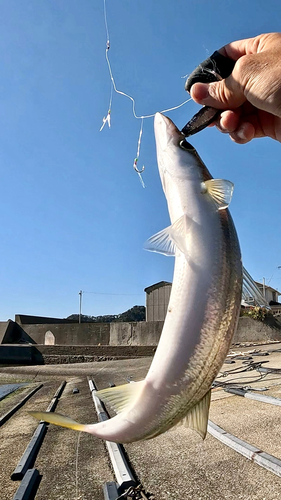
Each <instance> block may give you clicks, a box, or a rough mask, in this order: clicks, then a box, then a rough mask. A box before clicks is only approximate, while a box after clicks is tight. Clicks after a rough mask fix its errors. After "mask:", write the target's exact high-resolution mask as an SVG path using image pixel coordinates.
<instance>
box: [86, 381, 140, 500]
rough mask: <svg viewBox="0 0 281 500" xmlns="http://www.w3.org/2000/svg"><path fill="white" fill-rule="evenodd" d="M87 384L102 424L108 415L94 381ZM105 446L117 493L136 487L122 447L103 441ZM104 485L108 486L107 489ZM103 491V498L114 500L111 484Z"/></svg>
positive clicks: (113, 489)
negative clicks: (115, 481)
mask: <svg viewBox="0 0 281 500" xmlns="http://www.w3.org/2000/svg"><path fill="white" fill-rule="evenodd" d="M88 383H89V387H90V391H91V394H92V398H93V401H94V405H95V408H96V412H97V414H98V419H99V421H100V422H103V421H105V420H108V418H109V415H108V413H107V411H106V409H105V406H104V404H103V403H102V402H101V401H100V400H99V398H98V397H97V396H96V392H97V388H96V386H95V383H94V381H93V380H92V379H90V378H88ZM105 444H106V447H107V450H108V453H109V456H110V460H111V463H112V467H113V470H114V474H115V477H116V480H117V484H118V492H119V494H120V492H123V491H125V490H126V489H127V488H129V487H130V486H136V484H137V483H136V480H135V478H134V475H133V473H132V471H131V469H130V466H129V464H128V462H127V460H126V458H125V455H124V451H123V447H122V445H120V444H118V443H112V442H111V441H105ZM106 485H108V488H107V486H106ZM109 485H110V486H109ZM106 488H107V489H106ZM104 491H106V492H107V493H106V494H107V497H105V498H108V499H110V500H111V499H113V498H114V496H112V495H113V494H114V491H115V488H114V486H113V485H112V483H106V484H105V486H104ZM110 495H111V496H110ZM115 498H117V497H115Z"/></svg>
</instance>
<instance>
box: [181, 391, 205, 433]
mask: <svg viewBox="0 0 281 500" xmlns="http://www.w3.org/2000/svg"><path fill="white" fill-rule="evenodd" d="M210 402H211V389H210V390H209V391H208V392H207V394H206V395H205V396H204V397H203V399H201V401H199V403H197V405H195V406H193V408H192V409H191V410H190V411H189V412H188V414H187V415H186V416H185V417H184V419H183V420H182V423H183V425H185V426H186V427H190V428H191V429H193V430H195V431H196V432H198V434H200V436H201V438H202V439H205V437H206V434H207V427H208V417H209V408H210Z"/></svg>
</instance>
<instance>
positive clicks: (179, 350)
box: [32, 113, 242, 443]
mask: <svg viewBox="0 0 281 500" xmlns="http://www.w3.org/2000/svg"><path fill="white" fill-rule="evenodd" d="M155 137H156V146H157V159H158V167H159V173H160V178H161V181H162V185H163V189H164V193H165V195H166V199H167V203H168V209H169V214H170V219H171V226H169V228H167V229H165V230H163V231H160V232H159V233H157V234H156V235H155V236H153V237H152V238H150V239H149V240H148V242H147V245H146V246H147V249H148V250H152V251H156V252H160V253H164V254H166V255H174V256H175V269H174V277H173V284H172V290H171V295H170V301H169V305H168V310H167V315H166V318H165V323H164V327H163V331H162V334H161V338H160V341H159V344H158V347H157V350H156V353H155V356H154V359H153V361H152V364H151V367H150V369H149V371H148V373H147V376H146V378H145V379H144V380H143V381H140V382H137V383H132V384H126V385H125V386H120V387H114V388H109V389H105V390H102V391H98V393H97V395H98V396H99V397H100V399H101V400H103V401H105V402H107V403H110V404H111V405H112V406H113V407H114V408H115V409H116V411H117V412H119V413H118V414H117V415H116V416H115V417H113V418H112V419H110V420H108V421H106V422H100V423H98V424H91V425H83V424H78V423H77V422H73V421H71V420H70V419H67V418H66V417H63V416H60V415H57V414H52V415H51V414H50V413H49V414H45V413H44V414H43V413H41V412H40V413H39V412H33V413H32V414H33V415H34V416H36V417H37V418H40V419H44V420H46V421H48V422H52V423H55V424H57V425H62V426H65V427H70V428H73V429H76V430H82V431H85V432H90V433H92V434H93V435H95V436H97V437H100V438H103V439H107V440H109V441H116V442H123V443H126V442H131V441H137V440H140V439H148V438H152V437H155V436H157V435H159V434H161V433H163V432H165V431H166V430H167V429H169V428H170V427H172V426H174V425H175V424H177V423H178V422H179V421H180V420H182V419H185V422H186V424H187V425H188V426H190V427H192V428H194V429H195V430H197V431H198V432H199V433H200V435H201V436H202V437H205V434H206V429H207V420H208V412H209V404H210V388H211V384H212V382H213V380H214V379H215V377H216V376H217V374H218V372H219V370H220V368H221V365H222V363H223V361H224V359H225V357H226V354H227V352H228V349H229V346H230V343H231V340H232V337H233V334H234V332H235V329H236V326H237V322H238V318H239V312H240V304H241V291H242V264H241V254H240V248H239V242H238V238H237V234H236V230H235V227H234V224H233V221H232V218H231V215H230V213H229V211H228V209H227V206H228V203H229V201H230V199H231V195H232V185H231V183H228V182H227V181H214V180H212V177H211V175H210V173H209V171H208V170H207V168H206V167H205V165H204V163H203V162H202V160H201V159H200V157H199V156H198V154H197V152H196V151H195V149H193V148H192V146H190V145H189V144H188V143H186V141H185V140H184V137H183V135H182V134H181V132H180V131H179V130H178V129H177V127H176V126H175V125H174V123H173V122H172V121H171V120H170V119H169V118H167V117H165V116H163V115H161V114H160V113H157V114H156V117H155Z"/></svg>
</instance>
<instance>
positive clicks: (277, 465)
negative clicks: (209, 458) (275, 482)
mask: <svg viewBox="0 0 281 500" xmlns="http://www.w3.org/2000/svg"><path fill="white" fill-rule="evenodd" d="M208 432H209V433H210V434H211V435H212V436H213V437H215V438H216V439H218V440H219V441H221V442H222V443H223V444H225V445H226V446H229V447H230V448H232V449H233V450H235V451H237V452H238V453H240V454H241V455H243V456H244V457H246V458H248V459H249V460H252V461H253V462H255V463H256V464H258V465H260V466H261V467H263V468H264V469H267V470H268V471H270V472H273V474H276V475H277V476H279V477H281V460H279V458H277V457H274V456H273V455H270V454H269V453H266V452H264V451H262V450H260V449H259V448H256V447H255V446H252V445H251V444H249V443H247V442H246V441H243V440H242V439H239V438H238V437H236V436H233V435H232V434H230V433H229V432H226V431H225V430H224V429H222V428H221V427H219V426H218V425H216V424H214V423H213V422H211V420H209V421H208Z"/></svg>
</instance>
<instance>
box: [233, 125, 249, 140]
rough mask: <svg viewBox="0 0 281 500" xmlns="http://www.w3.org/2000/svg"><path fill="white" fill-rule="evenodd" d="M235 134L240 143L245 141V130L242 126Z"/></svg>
mask: <svg viewBox="0 0 281 500" xmlns="http://www.w3.org/2000/svg"><path fill="white" fill-rule="evenodd" d="M235 133H236V135H237V137H238V138H239V139H241V140H242V141H245V140H247V136H246V134H245V128H244V127H243V126H242V127H240V128H239V129H238V130H237V131H236V132H235Z"/></svg>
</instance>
